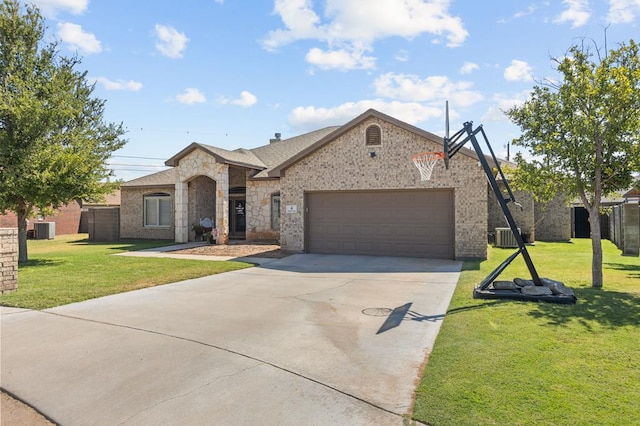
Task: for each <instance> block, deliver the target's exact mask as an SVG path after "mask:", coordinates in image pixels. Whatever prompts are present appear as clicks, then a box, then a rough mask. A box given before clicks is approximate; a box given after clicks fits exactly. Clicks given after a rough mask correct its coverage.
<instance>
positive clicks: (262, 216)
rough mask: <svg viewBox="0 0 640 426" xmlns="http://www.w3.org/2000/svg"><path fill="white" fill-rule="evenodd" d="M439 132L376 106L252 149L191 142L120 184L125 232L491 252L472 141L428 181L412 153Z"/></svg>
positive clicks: (294, 245)
mask: <svg viewBox="0 0 640 426" xmlns="http://www.w3.org/2000/svg"><path fill="white" fill-rule="evenodd" d="M423 151H442V138H440V137H438V136H436V135H434V134H432V133H429V132H426V131H424V130H422V129H419V128H417V127H415V126H412V125H410V124H407V123H405V122H402V121H400V120H397V119H395V118H393V117H390V116H388V115H385V114H383V113H380V112H378V111H375V110H368V111H366V112H365V113H363V114H361V115H360V116H358V117H356V118H355V119H353V120H352V121H350V122H349V123H347V124H345V125H343V126H339V127H327V128H324V129H320V130H316V131H314V132H310V133H306V134H303V135H300V136H297V137H293V138H290V139H286V140H281V139H280V138H279V135H276V138H275V139H272V140H271V141H270V143H269V144H268V145H264V146H261V147H258V148H254V149H238V150H235V151H228V150H225V149H222V148H218V147H215V146H210V145H204V144H200V143H192V144H191V145H189V146H188V147H186V148H185V149H183V150H182V151H180V152H179V153H177V154H176V155H175V156H173V157H172V158H170V159H169V160H167V162H166V163H165V164H166V165H167V166H171V167H172V168H171V169H169V170H166V171H162V172H159V173H155V174H152V175H148V176H144V177H141V178H139V179H135V180H132V181H129V182H125V183H124V184H123V185H122V187H121V191H122V198H121V216H120V237H121V238H159V239H171V240H175V241H176V242H187V241H191V240H194V238H195V234H194V232H193V231H192V227H193V225H194V224H197V223H199V221H200V219H202V218H211V219H213V223H214V225H215V227H216V229H217V243H218V244H225V243H227V242H228V240H229V239H230V238H232V239H233V238H238V239H247V240H270V239H279V240H280V243H281V246H282V249H283V250H285V251H291V252H310V253H340V254H366V255H395V256H420V257H434V258H445V259H464V258H486V255H487V235H486V234H487V221H488V213H487V184H486V177H485V176H484V173H483V171H482V168H481V167H479V166H478V159H477V156H476V155H475V153H474V152H473V151H471V150H468V149H462V150H461V151H460V152H459V153H458V155H457V156H456V157H454V158H453V159H452V160H451V163H450V168H449V170H446V169H445V167H444V164H443V163H442V162H440V164H438V165H436V167H435V169H434V171H433V175H432V176H431V180H429V181H424V182H423V181H421V180H420V174H419V172H418V170H417V169H416V168H415V166H414V165H413V163H412V161H411V156H412V155H414V154H417V153H419V152H423Z"/></svg>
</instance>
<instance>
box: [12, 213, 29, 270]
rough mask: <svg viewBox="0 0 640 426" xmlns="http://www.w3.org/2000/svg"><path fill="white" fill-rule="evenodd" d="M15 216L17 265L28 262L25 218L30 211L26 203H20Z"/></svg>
mask: <svg viewBox="0 0 640 426" xmlns="http://www.w3.org/2000/svg"><path fill="white" fill-rule="evenodd" d="M17 210H18V211H17V212H16V216H18V263H24V262H26V261H27V260H29V256H28V254H27V218H28V217H29V213H30V212H31V209H30V208H28V207H27V205H26V203H24V202H21V203H19V206H18V209H17Z"/></svg>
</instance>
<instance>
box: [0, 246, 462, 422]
mask: <svg viewBox="0 0 640 426" xmlns="http://www.w3.org/2000/svg"><path fill="white" fill-rule="evenodd" d="M460 267H461V263H460V262H454V261H441V260H430V259H410V258H390V257H367V256H333V255H312V254H301V255H294V256H290V257H287V258H284V259H280V260H277V261H274V262H271V263H268V264H266V265H263V266H259V267H254V268H249V269H244V270H241V271H235V272H228V273H225V274H220V275H215V276H209V277H203V278H199V279H194V280H188V281H183V282H179V283H175V284H169V285H163V286H159V287H154V288H148V289H144V290H139V291H133V292H129V293H123V294H118V295H114V296H108V297H103V298H100V299H94V300H89V301H86V302H82V303H76V304H71V305H66V306H61V307H58V308H54V309H48V310H45V311H28V310H19V309H12V308H2V324H1V331H2V335H1V342H2V359H1V360H2V364H1V373H2V374H1V376H0V386H1V387H2V388H3V389H5V390H7V391H8V392H9V393H12V394H13V395H15V396H17V397H18V398H20V399H22V400H23V401H25V402H27V403H29V404H31V405H32V406H34V407H35V408H36V409H38V410H39V411H41V412H42V413H44V414H45V415H46V416H48V417H49V418H51V419H53V420H54V421H56V422H58V423H60V424H62V425H114V424H124V425H158V424H163V425H170V424H175V425H178V424H180V425H185V424H188V425H208V424H229V425H245V424H246V425H256V424H260V425H327V424H348V425H370V424H376V425H386V424H390V425H401V424H402V421H403V419H402V416H403V415H404V414H406V413H407V411H408V410H409V409H410V407H411V404H412V398H413V393H414V390H415V386H416V384H417V382H418V379H419V376H420V372H421V368H422V366H423V363H424V362H425V360H426V359H427V357H428V355H429V353H430V351H431V347H432V345H433V342H434V340H435V337H436V334H437V332H438V330H439V328H440V324H441V322H442V319H443V316H444V314H445V312H446V309H447V306H448V304H449V301H450V298H451V295H452V293H453V290H454V288H455V285H456V282H457V280H458V275H459V271H460ZM394 309H395V311H394Z"/></svg>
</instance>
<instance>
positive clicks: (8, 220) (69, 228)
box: [0, 201, 82, 235]
mask: <svg viewBox="0 0 640 426" xmlns="http://www.w3.org/2000/svg"><path fill="white" fill-rule="evenodd" d="M81 214H82V205H81V202H80V201H71V202H69V203H68V204H65V205H62V206H60V207H59V208H57V209H56V210H55V211H54V212H53V213H52V214H51V215H43V214H40V213H38V212H36V215H37V216H36V218H30V219H29V223H28V225H27V230H30V231H31V232H34V231H33V230H34V229H35V223H38V222H48V223H54V224H55V225H53V226H54V228H53V229H54V230H55V235H65V234H77V233H78V232H79V227H80V216H81ZM17 227H18V218H17V216H16V214H15V213H14V212H11V211H7V212H6V213H5V214H4V215H0V228H17ZM34 235H35V234H34Z"/></svg>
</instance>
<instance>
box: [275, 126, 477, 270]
mask: <svg viewBox="0 0 640 426" xmlns="http://www.w3.org/2000/svg"><path fill="white" fill-rule="evenodd" d="M371 124H377V125H379V126H380V127H381V129H382V144H381V145H379V146H366V145H365V130H366V128H367V127H368V126H369V125H371ZM441 150H442V146H441V145H440V144H438V143H437V142H435V141H432V140H429V139H427V138H426V137H423V136H421V135H418V134H416V133H414V132H411V131H408V130H407V129H404V128H401V127H398V126H396V125H394V124H391V123H388V122H386V121H384V120H382V119H379V118H377V117H370V118H368V119H366V120H363V121H362V122H361V123H359V124H357V125H356V126H355V127H353V128H352V129H350V131H348V132H347V133H343V134H341V135H340V136H338V137H337V139H335V140H333V141H331V142H330V143H328V144H326V145H324V146H322V147H321V148H319V149H317V150H316V151H314V152H313V153H311V154H310V155H308V156H306V157H304V158H302V159H300V160H299V161H298V162H295V163H293V164H291V165H290V166H289V167H287V168H286V169H285V170H284V175H283V176H281V179H280V180H281V198H282V207H281V211H282V219H281V237H280V242H281V245H282V248H283V250H288V251H298V252H299V251H302V250H304V194H305V192H306V191H321V190H343V191H347V190H372V189H387V190H388V189H420V188H453V189H454V193H455V196H454V198H455V201H454V204H455V205H454V214H455V231H454V235H455V257H456V258H457V259H462V258H486V256H487V238H486V227H487V225H486V224H487V190H486V179H485V176H484V173H483V171H482V169H481V168H480V167H479V166H478V160H477V159H476V158H472V157H470V156H467V155H464V154H462V153H460V154H459V155H457V156H456V157H454V158H453V159H452V160H451V163H450V168H449V170H446V169H445V167H444V164H443V163H442V162H440V163H438V164H437V165H436V167H435V169H434V171H433V174H432V176H431V180H429V181H425V182H423V181H421V180H420V174H419V172H418V170H417V169H416V168H415V166H414V165H413V163H412V162H411V156H412V155H413V154H417V153H419V152H422V151H441ZM371 151H375V153H376V155H375V157H371V156H370V152H371ZM287 205H295V206H296V207H297V212H296V213H285V208H286V206H287Z"/></svg>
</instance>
